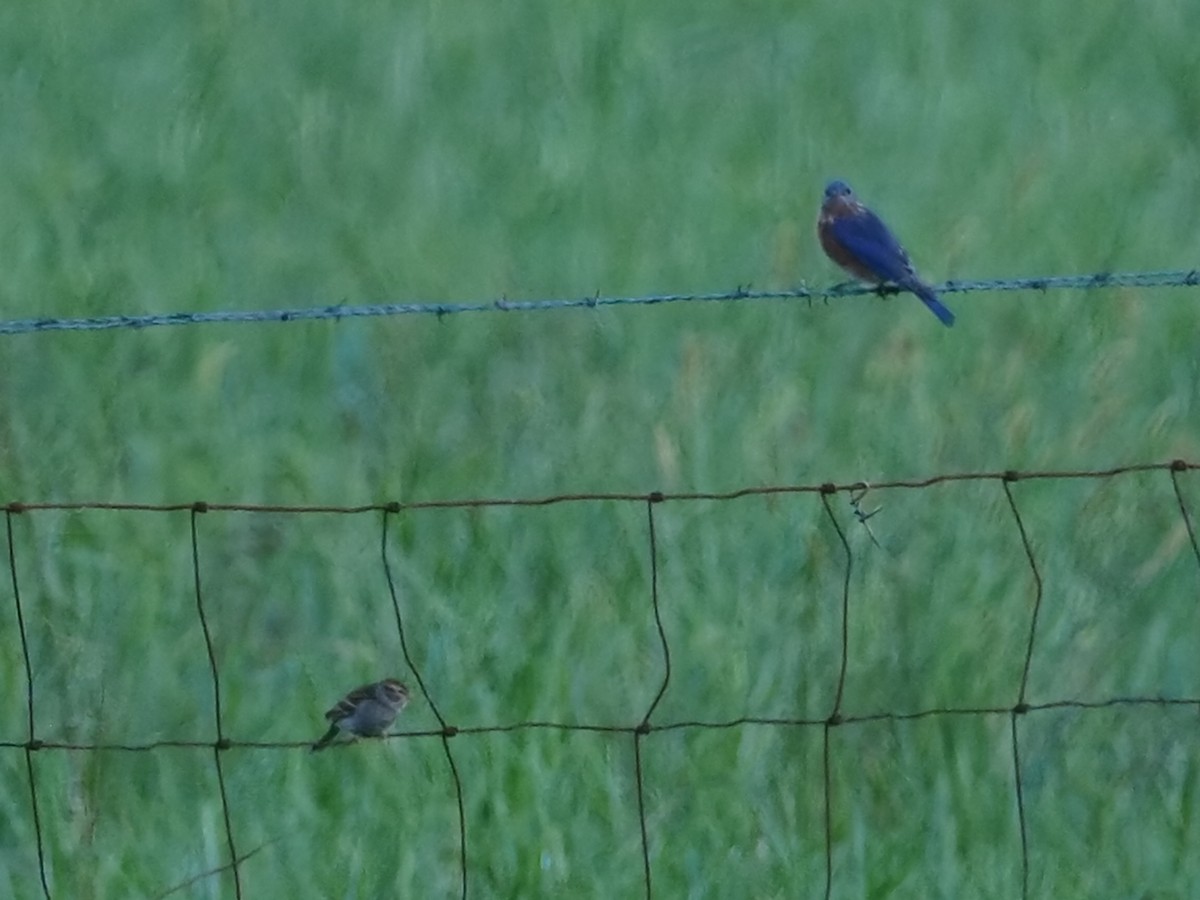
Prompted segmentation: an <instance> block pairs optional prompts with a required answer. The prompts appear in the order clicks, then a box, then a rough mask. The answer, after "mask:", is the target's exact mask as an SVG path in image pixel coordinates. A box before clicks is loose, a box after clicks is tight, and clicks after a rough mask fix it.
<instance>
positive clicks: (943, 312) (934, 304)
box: [904, 281, 954, 326]
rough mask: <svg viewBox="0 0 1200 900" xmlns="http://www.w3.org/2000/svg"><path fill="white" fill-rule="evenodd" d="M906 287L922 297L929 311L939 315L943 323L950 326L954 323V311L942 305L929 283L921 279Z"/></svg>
mask: <svg viewBox="0 0 1200 900" xmlns="http://www.w3.org/2000/svg"><path fill="white" fill-rule="evenodd" d="M904 287H906V288H908V289H909V290H910V291H912V292H913V293H914V294H916V295H917V296H918V297H920V298H921V302H923V303H924V304H925V305H926V306H928V307H929V311H930V312H932V313H933V314H934V315H935V316H937V317H938V319H939V320H940V321H941V323H942V324H943V325H946V326H950V325H953V324H954V313H952V312H950V310H948V309H946V307H945V306H943V305H942V301H941V300H939V299H938V295H937V294H935V293H934V292H933V288H931V287H930V286H929V285H927V284H925V283H924V282H921V281H914V282H913V283H912V284H906V285H904Z"/></svg>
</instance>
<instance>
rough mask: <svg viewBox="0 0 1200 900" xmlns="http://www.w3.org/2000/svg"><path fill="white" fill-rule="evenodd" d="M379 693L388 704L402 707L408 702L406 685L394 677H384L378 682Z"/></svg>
mask: <svg viewBox="0 0 1200 900" xmlns="http://www.w3.org/2000/svg"><path fill="white" fill-rule="evenodd" d="M379 695H380V697H382V698H383V699H384V700H385V701H386V702H387V703H389V704H390V705H392V706H395V707H397V708H400V709H403V708H404V706H405V704H407V703H408V685H406V684H405V683H404V682H403V681H400V680H399V679H396V678H385V679H383V681H381V682H379Z"/></svg>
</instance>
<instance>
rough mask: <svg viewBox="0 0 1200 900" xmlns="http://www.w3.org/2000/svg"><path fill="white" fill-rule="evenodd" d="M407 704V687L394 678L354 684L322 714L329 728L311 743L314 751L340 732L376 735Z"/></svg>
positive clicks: (360, 735) (386, 726) (389, 723)
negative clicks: (327, 721)
mask: <svg viewBox="0 0 1200 900" xmlns="http://www.w3.org/2000/svg"><path fill="white" fill-rule="evenodd" d="M407 704H408V686H407V685H405V684H404V682H402V681H397V680H396V679H395V678H385V679H384V680H383V681H376V682H373V683H371V684H364V685H363V686H362V687H356V688H355V689H354V690H352V691H351V692H350V693H348V694H347V695H346V696H345V697H343V698H342V699H341V700H339V701H338V702H337V703H335V704H334V705H333V707H332V708H331V709H330V710H329V711H328V712H327V713H325V718H326V719H328V720H329V730H328V731H327V732H325V734H324V735H323V736H322V737H321V739H320V740H319V741H317V742H316V743H315V744H313V745H312V749H313V752H314V753H315V752H316V751H318V750H321V749H323V748H325V747H327V746H329V744H331V743H332V742H333V740H334V738H336V737H337V736H338V734H339V733H340V732H343V731H344V732H346V733H347V734H350V735H353V736H354V737H379V736H380V735H382V734H383V733H384V732H385V731H387V730H388V727H389V726H390V725H391V724H392V723H393V722H394V721H396V716H397V715H399V713H400V710H402V709H404V707H405V706H406V705H407ZM351 739H352V740H353V738H351Z"/></svg>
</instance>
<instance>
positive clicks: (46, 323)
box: [0, 269, 1200, 335]
mask: <svg viewBox="0 0 1200 900" xmlns="http://www.w3.org/2000/svg"><path fill="white" fill-rule="evenodd" d="M1197 285H1200V269H1174V270H1169V271H1161V272H1092V273H1089V274H1085V275H1046V276H1040V277H1032V278H993V279H975V280H955V281H947V282H944V283H942V284H939V285H934V289H935V290H937V291H938V293H941V294H967V293H977V292H985V291H1049V290H1075V291H1089V290H1098V289H1101V288H1149V287H1196V286H1197ZM899 292H900V291H899V289H898V288H895V287H890V286H884V287H882V288H877V287H868V286H865V285H861V284H840V285H835V286H833V287H829V288H809V287H806V286H804V285H801V286H799V287H796V288H792V289H789V290H760V291H756V290H753V289H752V287H750V286H747V287H741V286H739V287H737V288H735V289H734V290H731V291H719V292H713V293H674V294H646V295H642V296H629V297H613V296H604V295H602V294H599V293H597V294H594V295H592V296H588V297H557V298H549V299H541V300H510V299H508V298H507V297H499V298H496V299H493V300H484V301H475V302H469V303H420V302H414V303H370V304H346V303H337V304H330V305H325V306H296V307H289V308H286V309H260V310H220V311H213V312H177V313H146V314H134V315H109V316H76V317H43V318H31V319H7V320H0V335H5V334H30V333H33V332H40V331H103V330H107V329H112V328H150V327H153V326H156V325H203V324H230V323H247V322H312V321H320V320H330V319H332V320H335V321H336V320H341V319H355V318H373V317H378V316H402V315H426V316H437V317H438V318H439V319H440V318H443V317H445V316H449V315H456V314H459V313H480V312H543V311H549V310H562V309H597V308H599V307H604V306H653V305H657V304H662V303H719V302H747V301H756V300H804V301H807V302H808V303H810V304H811V303H813V302H814V301H821V302H828V301H830V300H837V299H842V298H846V297H856V296H862V295H864V294H876V295H888V294H895V293H899Z"/></svg>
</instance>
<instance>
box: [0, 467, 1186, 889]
mask: <svg viewBox="0 0 1200 900" xmlns="http://www.w3.org/2000/svg"><path fill="white" fill-rule="evenodd" d="M1198 469H1200V463H1193V462H1187V461H1184V460H1174V461H1170V462H1163V463H1152V464H1145V465H1128V466H1118V467H1114V468H1110V469H1104V470H1061V471H1003V472H975V473H959V474H942V475H936V476H933V477H930V478H925V479H920V480H896V481H887V482H878V483H875V484H872V485H870V486H869V487H870V489H871V490H888V489H890V490H923V489H926V488H929V487H932V486H934V485H939V484H947V483H954V482H977V483H994V484H995V485H997V486H998V489H999V490H1000V491H1002V493H1003V498H1004V507H1005V508H1006V509H1007V511H1008V516H1009V518H1010V519H1011V525H1012V528H1013V529H1014V531H1015V535H1016V536H1017V537H1018V538H1019V542H1020V547H1021V548H1022V554H1023V558H1024V562H1023V565H1024V566H1025V567H1026V568H1027V569H1028V572H1029V574H1030V576H1031V578H1032V584H1033V591H1032V596H1031V598H1030V603H1029V618H1028V628H1027V631H1026V635H1027V637H1026V640H1025V642H1024V662H1023V666H1022V668H1021V676H1020V680H1019V683H1017V684H1016V685H1014V688H1013V700H1012V703H1011V704H1006V705H997V706H984V707H953V706H946V707H931V708H926V709H917V710H912V711H903V710H895V711H883V712H875V713H869V714H863V715H847V714H845V713H844V711H843V698H844V694H845V684H846V673H847V665H848V663H849V660H850V655H851V653H850V631H851V629H850V623H851V617H852V612H853V609H854V604H853V603H852V593H853V592H852V578H851V576H852V572H853V570H854V566H855V561H856V554H855V552H854V550H853V549H852V545H851V541H850V540H849V538H848V529H849V528H851V527H853V526H854V524H855V523H858V524H861V525H864V526H865V525H866V524H867V520H868V519H869V518H870V516H871V515H872V513H871V512H867V511H864V510H863V509H862V506H861V500H862V496H863V493H864V491H865V490H866V489H867V488H868V485H866V484H865V483H862V482H858V483H851V484H833V483H824V484H794V485H775V486H763V487H747V488H743V489H740V490H734V491H728V492H719V493H704V492H690V493H663V492H658V491H655V492H650V493H645V494H637V493H587V494H582V493H581V494H559V495H554V496H546V497H535V498H492V499H488V498H474V499H461V500H432V501H420V502H413V503H399V502H393V503H385V504H374V505H361V506H282V505H256V504H217V503H213V504H209V503H204V502H196V503H184V504H163V505H158V504H141V503H103V502H91V503H89V502H82V503H71V502H47V503H21V502H15V501H14V502H10V503H8V504H6V505H5V521H6V536H7V548H8V565H9V573H10V579H11V587H12V601H13V604H14V607H15V614H16V622H17V625H18V632H19V639H20V650H21V657H22V661H23V664H24V672H25V679H26V686H25V706H26V720H27V721H26V727H27V731H28V735H27V737H26V739H25V740H23V741H16V740H3V741H0V747H5V748H10V749H19V750H22V751H23V753H24V758H25V769H26V773H27V779H28V791H29V804H30V810H31V817H32V823H33V831H34V834H35V836H36V842H37V860H38V870H39V876H40V882H41V889H42V893H43V894H44V896H45V897H47V898H50V897H51V896H52V893H51V888H50V885H49V879H48V876H47V865H46V851H45V829H46V827H47V826H46V824H45V822H44V821H43V817H42V813H41V809H42V805H41V803H40V802H39V789H38V780H37V776H36V768H35V766H34V756H35V754H39V753H46V752H50V751H55V750H71V751H97V750H122V751H129V752H153V751H156V750H159V749H162V748H168V747H172V748H174V747H192V748H201V749H210V750H211V752H212V766H213V771H214V773H215V775H216V782H217V785H218V790H219V793H220V803H221V810H222V814H223V830H224V842H225V849H226V852H227V854H228V860H227V861H226V862H225V863H224V864H223V865H221V866H218V867H216V868H213V869H211V870H208V871H205V872H200V873H197V874H196V875H194V876H192V877H190V878H188V879H187V880H186V881H184V882H181V883H180V884H177V885H174V886H173V887H170V888H168V889H166V890H165V891H164V892H163V893H161V894H160V895H159V896H161V897H166V896H169V895H171V894H173V893H176V892H178V891H180V890H183V889H185V888H186V887H188V886H190V885H192V884H195V883H196V882H198V881H200V880H202V879H204V878H211V877H217V876H220V875H222V874H224V873H229V874H230V876H231V877H232V880H233V887H234V894H235V896H236V897H238V898H241V897H243V896H246V895H247V894H248V891H247V888H246V886H245V884H244V882H243V874H242V871H241V870H242V866H243V864H244V863H245V862H246V861H247V860H248V859H250V858H251V857H253V856H254V855H255V854H257V853H259V852H260V851H261V850H263V849H264V847H265V846H267V845H266V844H264V845H259V846H257V847H253V848H252V849H249V850H246V849H245V848H244V847H243V846H242V845H241V843H240V842H239V840H238V839H237V836H236V834H235V829H234V826H233V823H232V818H233V817H232V814H231V801H230V791H229V790H228V788H227V782H226V774H225V772H224V770H223V768H222V757H223V755H224V754H225V753H226V752H227V751H229V750H231V749H233V748H249V749H257V750H264V751H292V750H297V749H299V750H306V749H307V748H308V747H309V746H310V743H309V741H307V740H305V741H283V742H279V741H276V742H265V741H247V740H235V739H233V738H231V737H230V736H229V735H228V733H227V731H226V728H225V725H224V722H223V719H222V710H223V698H222V690H221V684H222V681H221V674H222V673H221V670H220V667H219V665H218V662H217V655H216V653H215V652H214V649H213V637H212V632H211V630H210V626H209V621H208V614H207V613H206V598H205V592H204V584H203V579H202V577H201V573H202V564H201V553H200V549H199V541H198V538H197V531H198V527H197V523H198V520H199V519H200V518H201V517H202V516H204V515H205V514H207V513H210V512H215V511H238V512H249V513H287V514H295V515H305V514H318V513H319V514H329V513H335V514H346V515H359V514H375V515H378V516H379V518H380V531H379V560H380V565H381V567H382V570H383V574H384V576H385V580H386V584H387V589H388V592H389V596H390V600H391V609H392V612H393V614H394V619H395V627H396V630H397V633H398V635H399V639H400V646H401V650H402V653H403V656H404V660H405V662H406V663H407V665H408V667H409V669H410V671H411V672H412V673H413V675H414V677H415V680H416V682H417V686H418V689H419V691H420V693H421V695H422V697H423V698H424V701H425V703H427V704H428V707H429V709H430V710H431V711H432V713H433V715H434V717H435V718H436V719H437V722H438V727H437V729H436V730H432V731H407V732H400V733H396V734H394V735H393V737H397V738H417V737H426V738H437V739H440V742H441V746H442V750H443V753H444V756H445V763H446V772H447V777H448V778H449V780H450V781H451V782H452V783H453V788H454V795H455V798H456V803H457V821H458V834H457V843H458V862H459V867H458V868H459V888H460V892H461V896H462V897H464V898H465V897H467V896H468V890H469V888H470V883H471V882H470V876H471V856H470V846H471V844H470V835H469V834H468V827H467V814H466V804H465V798H464V793H465V789H464V784H463V779H462V777H461V775H460V766H459V762H458V761H457V759H456V755H455V749H454V745H455V742H456V741H459V740H461V739H463V738H466V737H470V736H478V735H489V734H508V733H514V732H526V731H539V730H553V731H560V732H581V733H593V734H594V733H605V734H610V735H622V736H625V737H627V738H628V739H629V741H630V742H631V743H632V749H633V773H632V775H633V782H634V785H635V787H636V799H637V814H638V819H639V825H640V836H641V859H642V866H643V881H644V885H645V896H646V897H647V898H650V897H653V896H655V889H654V871H653V866H652V859H651V846H652V842H653V841H654V840H655V836H654V834H653V833H651V830H650V828H649V827H648V824H647V812H646V806H647V803H646V798H645V790H646V783H647V773H646V770H645V767H644V765H643V743H644V742H645V741H646V740H647V738H649V737H650V736H652V735H654V734H656V733H663V732H670V731H679V730H695V729H700V730H706V729H707V730H720V729H736V728H741V727H745V726H771V727H782V728H803V729H816V730H819V731H820V732H821V736H822V744H821V746H822V751H821V752H822V760H823V795H824V797H823V802H824V858H825V877H824V888H823V894H824V896H825V897H826V898H829V897H830V896H831V894H832V891H833V889H834V885H835V879H836V873H835V868H834V850H835V837H834V812H835V808H836V806H837V802H838V797H837V795H836V793H835V791H834V779H833V775H832V763H833V759H834V756H835V753H834V750H833V748H832V747H831V736H832V735H833V733H834V732H835V731H836V730H837V729H839V728H845V727H847V726H852V725H860V724H863V723H869V722H882V721H892V722H910V721H914V720H921V719H928V718H936V717H958V718H980V717H1003V718H1006V719H1007V720H1008V724H1009V728H1008V735H1009V741H1010V746H1011V759H1012V775H1013V777H1012V786H1013V806H1014V811H1015V820H1016V829H1017V830H1018V832H1019V837H1020V848H1021V859H1020V870H1021V896H1022V897H1023V898H1027V897H1029V896H1030V835H1029V827H1028V823H1027V813H1026V799H1025V794H1026V785H1025V779H1026V770H1025V765H1024V763H1023V761H1022V756H1021V747H1022V741H1021V736H1022V727H1021V726H1022V721H1023V720H1024V718H1025V717H1026V716H1027V715H1029V714H1030V713H1035V712H1040V711H1047V710H1067V709H1073V710H1097V709H1103V708H1110V707H1185V708H1192V709H1196V710H1197V711H1200V696H1192V697H1187V696H1181V697H1166V696H1111V697H1105V698H1101V699H1094V700H1080V699H1072V698H1059V699H1054V700H1049V701H1045V702H1039V703H1031V702H1029V699H1028V697H1029V694H1028V686H1029V674H1030V668H1031V665H1032V662H1033V659H1034V650H1035V646H1036V644H1037V641H1038V634H1039V615H1040V613H1041V611H1042V601H1043V590H1044V588H1043V576H1042V563H1041V562H1039V559H1038V555H1037V554H1036V553H1035V551H1034V547H1033V543H1032V542H1031V539H1030V536H1029V533H1028V531H1027V528H1026V522H1025V517H1024V516H1023V514H1022V511H1021V503H1020V502H1019V500H1018V496H1017V495H1018V493H1019V492H1018V491H1015V490H1014V486H1015V485H1018V484H1020V483H1022V482H1030V481H1068V480H1085V481H1101V480H1106V479H1116V478H1122V477H1125V476H1131V475H1135V474H1137V473H1163V474H1164V475H1165V476H1166V477H1168V478H1169V479H1170V484H1171V490H1172V494H1173V498H1174V502H1175V504H1176V505H1177V508H1178V515H1179V517H1180V520H1181V522H1182V525H1183V528H1184V530H1185V532H1186V536H1187V541H1188V543H1189V544H1190V549H1191V554H1192V556H1193V557H1194V559H1195V562H1196V565H1197V571H1198V572H1200V541H1198V539H1197V534H1196V526H1195V524H1194V521H1193V515H1192V513H1191V511H1190V510H1189V508H1188V504H1187V502H1186V501H1185V498H1184V493H1183V490H1182V489H1181V486H1180V478H1181V476H1183V475H1185V474H1187V473H1189V472H1194V471H1196V470H1198ZM783 494H810V495H816V496H817V497H819V500H820V503H821V505H822V509H823V514H824V519H825V521H826V522H827V524H828V527H829V529H830V530H831V533H832V535H833V537H834V538H835V539H836V540H835V544H834V545H835V546H838V547H840V548H841V551H842V555H843V559H844V563H843V571H842V578H841V580H840V581H841V584H840V598H839V600H840V604H839V607H840V621H839V623H838V632H839V634H840V649H839V652H838V660H839V664H838V674H837V679H836V690H835V692H834V699H833V702H832V705H831V707H830V708H829V709H828V712H827V713H826V714H825V715H823V716H821V717H816V718H786V717H781V718H771V717H755V716H743V717H738V718H734V719H728V720H721V721H702V720H686V721H664V722H658V721H655V720H654V716H655V712H656V711H657V709H658V707H659V704H660V701H661V700H662V699H663V696H664V694H665V693H666V691H667V687H668V685H669V683H670V681H671V674H672V663H671V641H670V639H669V636H668V633H667V629H666V628H665V627H664V623H663V616H662V611H661V609H660V603H659V557H660V550H659V539H658V536H657V532H656V510H657V509H658V508H659V507H661V506H663V505H664V504H676V503H688V502H692V501H702V500H703V501H730V500H735V499H738V498H743V497H750V496H769V495H783ZM840 495H844V496H846V497H847V498H848V499H849V501H850V512H849V513H848V514H847V513H846V512H845V510H844V507H843V512H842V513H841V514H839V513H838V512H837V511H836V510H835V508H834V504H833V500H834V498H836V497H838V496H840ZM611 501H620V502H627V503H631V504H638V505H640V506H641V507H643V508H644V511H645V523H646V527H645V552H646V554H647V556H648V560H649V585H648V590H647V603H648V605H649V607H650V611H651V613H652V615H653V621H654V626H655V631H656V634H657V643H658V648H659V653H660V656H661V668H662V675H661V680H660V681H659V683H658V685H657V690H656V692H655V693H654V695H653V699H652V700H651V701H650V703H649V705H648V706H647V707H646V709H645V712H644V713H643V714H642V715H641V717H640V718H639V720H638V721H635V722H630V723H628V724H625V725H607V724H588V723H582V724H580V723H567V722H557V721H517V722H509V723H502V724H458V723H455V722H452V721H450V720H449V719H448V718H447V716H446V715H445V714H444V713H443V711H442V709H441V707H440V706H439V705H438V703H437V702H436V700H435V698H434V696H433V691H432V690H431V687H430V685H429V683H428V682H427V680H426V678H425V677H424V675H423V672H422V667H421V665H420V661H419V659H418V658H417V656H416V655H415V654H414V653H413V652H412V648H411V647H410V643H409V637H410V635H409V627H408V625H407V623H406V619H405V613H404V610H403V609H402V604H401V602H400V599H399V592H398V590H397V582H396V577H395V574H394V571H393V561H392V558H391V553H390V551H389V530H390V529H392V528H393V524H392V523H393V522H394V521H395V520H396V517H397V516H398V515H400V514H402V513H404V512H408V511H414V510H422V509H468V508H484V507H499V506H508V507H514V506H516V507H547V506H553V505H557V504H577V503H599V502H611ZM51 510H67V511H73V510H133V511H142V512H146V513H163V512H180V511H187V512H189V517H190V538H191V570H192V572H191V574H192V581H193V586H194V592H195V607H196V616H197V621H198V624H199V627H200V631H201V632H202V634H203V638H204V645H205V650H206V654H207V660H208V665H209V671H210V676H211V683H212V714H213V737H212V739H211V740H207V741H193V740H161V741H153V742H147V743H69V742H59V741H48V740H41V739H39V738H38V736H37V714H36V710H37V696H36V693H35V690H34V683H35V678H34V670H33V663H32V658H31V653H30V645H29V637H28V626H27V621H26V617H25V610H24V607H23V604H22V598H21V584H20V579H19V578H18V554H17V550H16V542H15V541H14V520H15V518H16V517H18V516H27V515H35V514H37V513H39V512H43V511H51ZM872 539H874V536H873V535H872ZM270 843H273V841H270V842H268V844H270Z"/></svg>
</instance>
